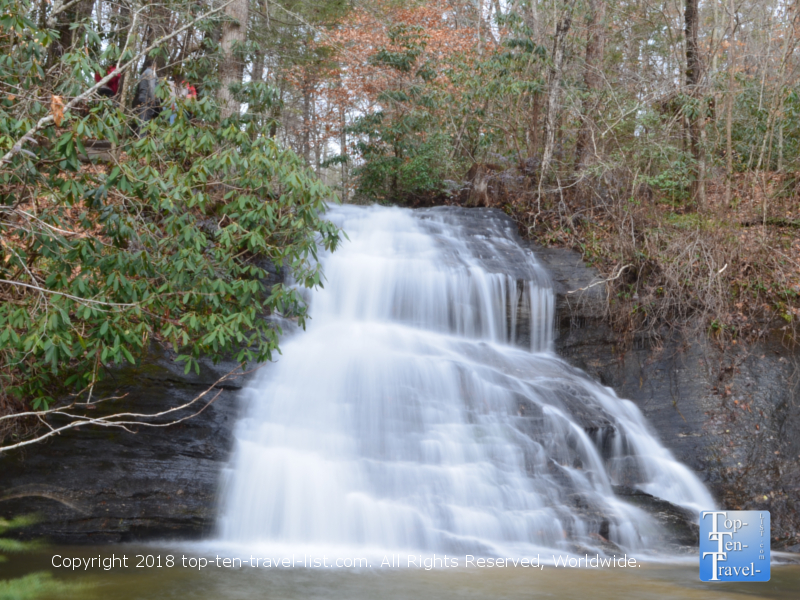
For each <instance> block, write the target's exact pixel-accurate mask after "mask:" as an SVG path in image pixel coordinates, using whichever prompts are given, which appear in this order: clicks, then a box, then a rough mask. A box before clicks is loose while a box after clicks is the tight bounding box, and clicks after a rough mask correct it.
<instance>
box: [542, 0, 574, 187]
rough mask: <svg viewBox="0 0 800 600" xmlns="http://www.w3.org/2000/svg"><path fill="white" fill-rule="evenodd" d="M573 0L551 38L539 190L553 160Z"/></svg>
mask: <svg viewBox="0 0 800 600" xmlns="http://www.w3.org/2000/svg"><path fill="white" fill-rule="evenodd" d="M574 8H575V0H567V2H566V4H565V6H564V8H563V9H562V12H561V17H560V18H559V20H558V23H557V25H556V34H555V36H554V38H553V56H552V63H551V65H550V77H549V94H548V97H547V115H546V116H545V131H544V152H543V153H542V172H541V175H540V177H539V190H540V192H541V188H542V182H543V181H544V179H545V178H546V177H547V173H548V171H549V170H550V163H551V162H552V160H553V148H554V147H555V141H556V128H557V126H558V113H559V111H560V110H561V79H562V78H563V76H564V45H565V43H566V38H567V33H569V30H570V27H571V26H572V12H573V10H574Z"/></svg>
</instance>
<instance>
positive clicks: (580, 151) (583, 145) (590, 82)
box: [575, 0, 606, 170]
mask: <svg viewBox="0 0 800 600" xmlns="http://www.w3.org/2000/svg"><path fill="white" fill-rule="evenodd" d="M605 17H606V2H605V0H589V19H588V21H589V22H588V40H587V41H586V60H585V65H584V70H583V83H584V85H585V86H586V96H585V97H584V99H583V121H582V123H581V129H580V131H579V132H578V141H577V144H576V146H575V167H576V169H577V170H583V169H584V168H586V167H587V166H588V165H589V163H590V161H591V158H592V155H593V152H592V151H593V144H592V129H593V127H594V122H593V120H592V118H591V116H590V115H591V114H592V113H593V112H594V110H595V109H596V105H597V94H598V92H599V91H600V89H602V87H603V77H602V68H603V53H604V50H605V42H606V39H605Z"/></svg>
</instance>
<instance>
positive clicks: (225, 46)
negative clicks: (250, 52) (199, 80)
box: [217, 0, 250, 119]
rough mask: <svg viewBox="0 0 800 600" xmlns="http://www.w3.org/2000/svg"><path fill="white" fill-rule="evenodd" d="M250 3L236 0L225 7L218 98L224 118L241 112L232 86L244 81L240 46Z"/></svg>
mask: <svg viewBox="0 0 800 600" xmlns="http://www.w3.org/2000/svg"><path fill="white" fill-rule="evenodd" d="M249 8H250V4H249V1H248V0H234V1H233V2H232V3H231V4H229V5H228V7H227V8H226V9H225V16H226V17H227V18H228V20H227V21H225V23H224V24H223V26H222V38H221V40H220V47H221V48H222V56H223V58H222V65H220V80H221V84H222V85H221V86H220V88H219V93H218V95H217V98H218V100H219V104H220V113H221V116H222V118H223V119H226V118H228V117H230V116H231V115H233V114H235V113H238V112H239V102H238V101H237V100H236V99H235V98H234V97H233V94H232V93H231V90H230V87H231V86H232V85H235V84H237V83H241V82H242V76H243V74H244V61H243V60H242V57H241V53H240V51H239V49H238V48H237V47H238V46H241V45H242V44H244V42H245V40H246V39H247V18H248V10H249Z"/></svg>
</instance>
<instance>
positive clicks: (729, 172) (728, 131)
mask: <svg viewBox="0 0 800 600" xmlns="http://www.w3.org/2000/svg"><path fill="white" fill-rule="evenodd" d="M728 8H729V10H730V13H731V14H730V24H729V30H728V36H729V37H728V42H729V44H730V45H729V46H728V94H727V97H726V98H725V205H726V206H730V204H731V200H732V189H731V188H732V186H733V87H734V83H735V82H736V79H735V77H734V65H735V62H734V61H735V60H736V58H735V55H734V47H735V46H734V37H733V35H734V32H735V30H736V25H735V22H734V8H733V0H729V4H728Z"/></svg>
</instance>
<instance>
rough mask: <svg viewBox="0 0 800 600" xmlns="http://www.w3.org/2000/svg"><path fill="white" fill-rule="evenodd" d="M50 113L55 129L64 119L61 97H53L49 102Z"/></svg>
mask: <svg viewBox="0 0 800 600" xmlns="http://www.w3.org/2000/svg"><path fill="white" fill-rule="evenodd" d="M50 112H52V113H53V121H54V122H55V124H56V127H61V120H62V119H63V118H64V100H62V98H61V96H53V99H52V100H51V101H50Z"/></svg>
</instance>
